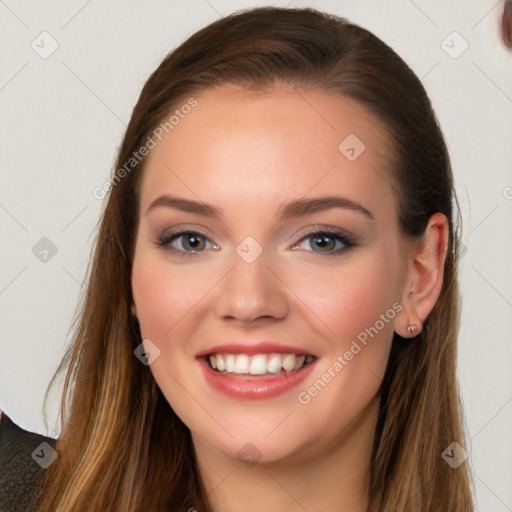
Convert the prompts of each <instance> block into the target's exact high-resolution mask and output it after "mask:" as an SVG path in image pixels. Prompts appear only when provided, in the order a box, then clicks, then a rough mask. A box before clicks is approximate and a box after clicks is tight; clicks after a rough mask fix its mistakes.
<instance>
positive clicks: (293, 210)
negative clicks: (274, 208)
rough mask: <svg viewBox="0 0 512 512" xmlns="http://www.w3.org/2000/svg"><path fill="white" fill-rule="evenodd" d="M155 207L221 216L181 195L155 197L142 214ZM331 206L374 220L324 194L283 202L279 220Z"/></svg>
mask: <svg viewBox="0 0 512 512" xmlns="http://www.w3.org/2000/svg"><path fill="white" fill-rule="evenodd" d="M157 207H166V208H175V209H177V210H181V211H183V212H189V213H196V214H197V215H203V216H208V217H212V216H217V217H222V216H223V211H222V209H221V208H217V207H216V206H213V205H210V204H207V203H203V202H199V201H193V200H191V199H184V198H181V197H175V196H169V195H163V196H160V197H159V198H158V199H155V200H154V201H153V202H152V203H151V204H150V205H149V207H148V209H147V210H146V213H145V214H144V215H147V214H148V213H149V212H150V211H151V210H153V209H155V208H157ZM331 208H343V209H345V210H352V211H355V212H359V213H362V214H363V215H365V216H366V217H368V218H369V219H371V220H375V217H374V216H373V214H372V212H371V211H370V210H368V209H366V208H365V207H364V206H362V205H361V204H359V203H356V202H355V201H352V200H350V199H347V198H346V197H341V196H326V197H318V198H312V199H296V200H294V201H290V202H289V203H287V204H285V205H284V207H281V208H280V210H281V220H287V219H290V218H293V217H301V216H304V215H310V214H312V213H317V212H322V211H325V210H329V209H331Z"/></svg>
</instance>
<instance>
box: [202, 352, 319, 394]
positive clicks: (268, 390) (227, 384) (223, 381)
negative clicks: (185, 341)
mask: <svg viewBox="0 0 512 512" xmlns="http://www.w3.org/2000/svg"><path fill="white" fill-rule="evenodd" d="M316 361H317V360H316V359H315V360H314V361H313V362H311V363H309V364H307V365H306V366H303V367H302V368H301V369H300V370H297V371H296V372H292V373H289V374H288V375H282V376H281V377H275V378H272V379H255V378H254V377H251V379H252V380H246V379H242V378H240V377H228V376H226V375H223V374H220V373H219V372H216V371H215V370H212V369H211V368H210V365H209V364H208V362H207V361H206V359H204V358H202V357H200V358H199V359H198V363H199V366H200V367H201V370H202V371H203V373H204V376H205V379H206V382H207V383H208V384H209V385H210V386H211V387H212V388H214V389H215V390H216V391H219V392H220V393H222V394H224V395H226V396H228V397H230V398H236V399H238V400H262V399H265V398H272V397H274V396H277V395H281V394H283V393H286V391H288V390H290V389H292V388H294V387H295V386H298V385H299V384H300V383H301V382H302V381H303V380H304V379H305V378H306V377H307V376H308V375H309V374H310V373H311V371H312V370H313V366H314V365H315V363H316Z"/></svg>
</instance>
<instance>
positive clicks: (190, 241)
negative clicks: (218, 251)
mask: <svg viewBox="0 0 512 512" xmlns="http://www.w3.org/2000/svg"><path fill="white" fill-rule="evenodd" d="M200 243H201V241H200V240H199V238H198V237H196V236H195V235H189V236H188V245H190V246H191V247H192V249H197V244H200Z"/></svg>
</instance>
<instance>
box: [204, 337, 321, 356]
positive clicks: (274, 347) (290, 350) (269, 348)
mask: <svg viewBox="0 0 512 512" xmlns="http://www.w3.org/2000/svg"><path fill="white" fill-rule="evenodd" d="M211 354H247V355H254V354H298V355H306V356H313V357H316V356H315V355H314V354H312V353H311V352H310V351H309V350H306V349H304V348H301V347H294V346H290V345H282V344H279V343H274V342H273V341H260V342H257V343H227V344H224V345H215V346H213V347H210V348H207V349H205V350H202V351H200V352H198V353H197V354H196V357H204V356H208V355H211Z"/></svg>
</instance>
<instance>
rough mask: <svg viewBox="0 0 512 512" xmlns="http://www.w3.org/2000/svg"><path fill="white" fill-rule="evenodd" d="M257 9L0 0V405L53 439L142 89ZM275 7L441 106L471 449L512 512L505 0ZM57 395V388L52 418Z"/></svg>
mask: <svg viewBox="0 0 512 512" xmlns="http://www.w3.org/2000/svg"><path fill="white" fill-rule="evenodd" d="M256 5H266V4H265V3H264V2H256V1H243V2H235V1H231V0H208V1H207V0H190V1H187V2H177V1H167V2H165V1H155V0H152V1H148V2H144V3H142V2H134V1H125V2H122V1H120V0H116V1H110V2H100V1H99V0H92V1H91V0H89V1H86V0H73V1H66V2H64V1H52V2H45V5H43V4H42V3H40V2H29V1H15V0H5V1H4V0H0V41H1V48H2V51H1V66H0V109H1V117H0V141H1V148H2V161H1V175H0V179H1V182H0V225H1V229H2V244H1V252H0V262H1V272H0V308H1V312H2V328H3V330H4V333H3V335H2V339H1V356H0V409H2V410H4V411H5V412H6V414H8V415H9V416H10V417H11V418H12V419H13V420H14V421H15V422H16V423H18V424H19V425H20V426H21V427H23V428H25V429H27V430H31V431H35V432H39V433H42V434H46V435H51V436H53V437H57V435H58V431H57V430H56V429H53V430H50V431H46V430H45V427H44V423H43V415H42V410H41V408H42V403H43V397H44V392H45V391H46V387H47V384H48V382H49V379H50V377H51V375H52V374H53V371H54V370H55V368H56V365H57V363H58V362H59V359H60V357H61V356H62V354H63V350H64V345H65V343H67V341H68V329H69V326H70V322H71V318H72V315H73V312H74V308H75V305H76V301H77V298H78V293H79V290H80V286H82V285H83V283H82V280H83V277H84V275H85V270H86V264H87V260H88V258H89V251H90V247H91V241H92V237H91V236H90V235H91V232H92V231H93V230H94V227H95V225H96V222H97V220H98V217H99V213H100V209H101V206H102V205H101V201H99V200H97V199H95V198H94V197H93V195H92V191H93V189H94V188H95V187H97V186H99V185H102V184H103V183H104V181H105V180H107V179H108V176H109V170H110V167H111V166H112V165H113V162H114V157H115V151H116V148H117V146H118V145H119V143H120V141H121V137H122V134H123V132H124V129H125V126H126V123H127V122H128V120H129V117H130V114H131V111H132V108H133V107H134V105H135V103H136V100H137V98H138V95H139V92H140V89H141V87H142V85H143V84H144V82H145V80H146V79H147V78H148V76H149V74H150V73H151V72H152V71H153V70H154V69H155V67H156V66H157V65H158V64H159V62H160V61H161V59H162V58H163V57H164V56H165V54H166V53H167V52H168V51H169V50H170V49H172V48H173V47H174V46H175V45H176V44H177V43H179V42H180V41H182V40H183V39H185V38H186V37H187V36H189V35H190V34H192V33H193V32H194V31H196V30H197V29H199V28H200V27H202V26H204V25H205V24H206V23H208V22H211V21H213V20H215V19H217V18H218V17H219V16H220V15H225V14H228V13H230V12H232V11H233V10H236V9H239V8H243V7H251V6H256ZM274 5H279V6H286V5H290V6H293V7H302V6H311V7H316V8H318V9H322V10H326V11H329V12H332V13H335V14H338V15H341V16H344V17H347V18H348V19H349V20H350V21H353V22H355V23H358V24H360V25H362V26H363V27H365V28H368V29H369V30H371V31H372V32H374V33H375V34H376V35H377V36H379V37H380V38H381V39H383V40H384V41H385V42H387V43H388V44H389V45H390V46H391V47H392V48H394V49H395V50H396V51H397V53H398V54H399V55H400V56H402V58H404V60H405V61H406V62H407V63H408V64H409V65H410V66H411V68H412V69H413V70H414V71H415V72H416V74H417V75H418V76H419V77H420V78H421V79H422V81H423V83H424V85H425V87H426V89H427V91H428V93H429V95H430V97H431V99H432V102H433V104H434V107H435V109H436V112H437V114H438V117H439V119H440V122H441V125H442V128H443V131H444V133H445V136H446V139H447V142H448V146H449V150H450V152H451V157H452V163H453V168H454V173H455V177H456V185H457V190H458V193H459V197H460V199H461V201H462V205H461V206H462V209H463V218H464V225H463V228H464V236H463V241H464V243H465V244H466V246H467V249H468V250H467V253H466V254H465V256H464V258H463V260H462V268H461V284H462V291H463V298H464V303H463V314H462V326H461V334H460V348H459V376H460V384H461V390H462V395H463V400H464V404H465V410H466V416H467V424H468V430H469V437H470V438H471V443H470V444H469V445H468V446H466V449H467V451H468V453H469V457H470V462H471V464H472V465H473V468H474V472H475V475H476V476H475V482H476V487H477V497H478V501H479V509H480V510H482V511H490V512H491V511H492V512H502V511H507V510H508V511H510V510H512V486H511V485H510V482H511V481H512V470H511V463H510V460H511V457H512V435H510V430H511V429H510V427H511V425H512V404H511V401H512V385H511V384H512V375H511V372H510V366H511V354H512V343H511V341H512V340H511V335H510V332H511V330H512V271H511V268H510V265H511V259H510V254H511V245H512V241H511V236H510V221H511V220H512V173H511V170H510V167H511V156H512V149H511V148H512V144H511V142H510V136H511V134H512V130H511V128H512V85H511V77H512V70H511V63H512V60H511V59H512V56H511V55H510V54H508V53H507V52H506V51H505V50H504V49H503V47H501V45H500V43H499V39H498V31H497V27H498V19H499V15H500V10H501V7H502V2H495V1H490V0H485V1H475V0H472V1H464V2H462V1H460V2H450V3H448V2H446V1H445V0H435V1H432V0H431V1H427V0H415V1H412V0H395V1H386V2H383V1H377V0H374V1H361V0H359V1H357V0H353V1H338V2H336V1H329V0H318V1H310V2H301V1H299V0H295V1H293V2H290V1H289V0H286V1H282V2H275V3H274ZM44 31H47V32H48V33H49V34H51V38H53V39H55V41H57V43H58V48H57V49H56V51H55V52H54V53H53V54H52V55H50V56H48V57H47V58H42V57H41V56H40V54H38V53H37V52H36V51H35V50H34V49H33V48H32V47H31V45H32V44H34V46H36V45H38V46H36V47H37V48H38V51H39V52H40V53H41V52H43V51H48V50H49V49H50V48H51V46H50V44H51V40H50V39H49V37H48V36H41V35H40V34H41V33H42V32H44ZM453 31H456V32H458V33H459V34H460V36H462V38H463V39H464V40H465V41H467V43H468V45H469V47H468V49H467V50H466V51H465V52H464V53H462V54H461V55H460V56H458V57H457V58H453V55H452V56H450V55H449V54H448V53H447V52H446V51H445V49H446V50H449V48H447V46H448V47H449V46H451V47H452V49H451V50H449V51H451V52H452V54H453V53H454V52H455V53H458V52H459V51H460V50H461V49H462V48H463V47H462V45H463V44H464V43H463V41H462V39H460V38H458V36H456V35H455V36H453V35H451V34H452V32H453ZM447 37H448V39H447ZM43 38H45V39H43ZM41 41H42V42H41ZM443 41H445V42H444V43H443ZM33 42H34V43H33ZM43 46H44V48H43ZM42 237H48V238H49V239H50V240H51V242H52V243H53V244H55V246H56V247H57V253H56V254H55V255H54V256H53V257H51V258H49V259H48V261H47V262H46V263H45V262H42V261H40V260H39V259H38V258H37V257H36V256H35V255H34V254H33V252H32V248H33V247H34V245H35V244H36V243H37V242H38V241H39V240H40V239H41V238H42ZM507 255H508V258H507ZM55 389H57V391H58V387H57V388H55ZM59 398H60V397H59V396H58V393H53V394H52V395H50V408H49V411H48V412H49V415H50V420H51V422H50V426H51V423H52V422H54V421H55V420H56V418H57V406H58V400H59Z"/></svg>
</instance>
